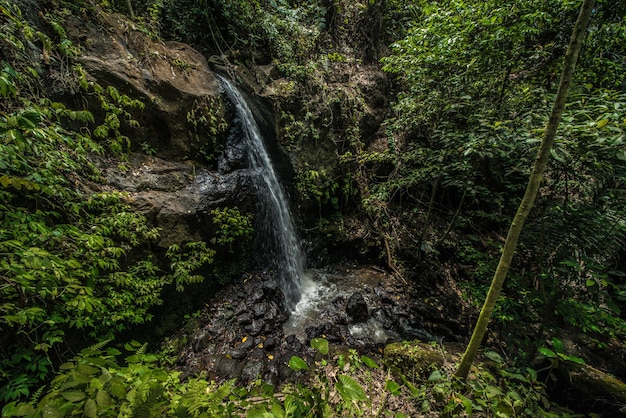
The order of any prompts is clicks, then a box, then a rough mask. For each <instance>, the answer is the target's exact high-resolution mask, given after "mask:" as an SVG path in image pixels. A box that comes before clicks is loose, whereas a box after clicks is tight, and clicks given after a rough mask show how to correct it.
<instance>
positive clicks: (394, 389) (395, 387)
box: [385, 380, 400, 396]
mask: <svg viewBox="0 0 626 418" xmlns="http://www.w3.org/2000/svg"><path fill="white" fill-rule="evenodd" d="M385 390H387V392H389V393H391V394H392V395H396V396H397V395H400V385H399V384H397V383H396V382H394V381H393V380H387V383H385Z"/></svg>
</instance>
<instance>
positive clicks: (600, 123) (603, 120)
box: [596, 119, 609, 128]
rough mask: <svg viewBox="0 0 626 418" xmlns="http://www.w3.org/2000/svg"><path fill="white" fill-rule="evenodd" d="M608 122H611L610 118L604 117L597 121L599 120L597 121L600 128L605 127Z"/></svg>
mask: <svg viewBox="0 0 626 418" xmlns="http://www.w3.org/2000/svg"><path fill="white" fill-rule="evenodd" d="M607 123H609V120H608V119H602V120H599V121H597V122H596V126H597V127H598V128H604V126H605V125H606V124H607Z"/></svg>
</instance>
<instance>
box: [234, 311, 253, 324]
mask: <svg viewBox="0 0 626 418" xmlns="http://www.w3.org/2000/svg"><path fill="white" fill-rule="evenodd" d="M237 323H238V324H239V325H250V324H251V323H252V317H251V316H250V315H249V314H247V313H244V314H241V315H239V316H238V317H237Z"/></svg>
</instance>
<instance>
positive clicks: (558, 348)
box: [552, 338, 565, 353]
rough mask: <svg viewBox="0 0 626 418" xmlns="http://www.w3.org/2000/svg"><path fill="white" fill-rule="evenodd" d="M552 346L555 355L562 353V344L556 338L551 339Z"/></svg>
mask: <svg viewBox="0 0 626 418" xmlns="http://www.w3.org/2000/svg"><path fill="white" fill-rule="evenodd" d="M552 346H553V347H554V351H556V352H557V353H562V352H563V351H565V350H564V347H563V342H562V341H561V340H559V339H558V338H552Z"/></svg>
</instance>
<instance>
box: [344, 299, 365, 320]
mask: <svg viewBox="0 0 626 418" xmlns="http://www.w3.org/2000/svg"><path fill="white" fill-rule="evenodd" d="M346 313H347V314H348V316H349V317H350V319H351V320H352V322H353V323H357V322H366V321H367V318H368V317H369V312H368V309H367V302H366V301H365V296H363V294H362V293H361V292H355V293H353V294H352V295H351V296H350V299H348V304H347V305H346Z"/></svg>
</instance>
